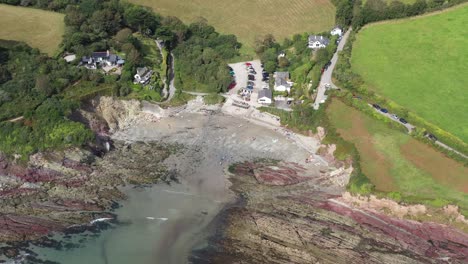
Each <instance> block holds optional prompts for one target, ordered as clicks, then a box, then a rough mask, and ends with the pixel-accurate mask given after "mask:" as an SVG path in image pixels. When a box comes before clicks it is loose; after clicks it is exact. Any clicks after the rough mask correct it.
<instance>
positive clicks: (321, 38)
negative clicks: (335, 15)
mask: <svg viewBox="0 0 468 264" xmlns="http://www.w3.org/2000/svg"><path fill="white" fill-rule="evenodd" d="M316 41H318V42H320V44H322V45H325V46H327V45H328V44H329V43H330V40H329V39H328V38H326V37H324V36H317V35H310V36H309V42H316Z"/></svg>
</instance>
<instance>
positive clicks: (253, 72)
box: [249, 70, 257, 74]
mask: <svg viewBox="0 0 468 264" xmlns="http://www.w3.org/2000/svg"><path fill="white" fill-rule="evenodd" d="M249 73H250V74H257V72H256V71H255V70H250V71H249Z"/></svg>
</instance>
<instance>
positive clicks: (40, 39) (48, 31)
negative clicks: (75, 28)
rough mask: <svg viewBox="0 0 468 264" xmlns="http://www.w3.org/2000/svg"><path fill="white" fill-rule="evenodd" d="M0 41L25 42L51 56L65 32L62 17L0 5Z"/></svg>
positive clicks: (30, 9)
mask: <svg viewBox="0 0 468 264" xmlns="http://www.w3.org/2000/svg"><path fill="white" fill-rule="evenodd" d="M0 14H1V15H0V25H1V27H0V39H6V40H16V41H23V42H26V43H27V44H28V45H30V46H31V47H33V48H38V49H39V50H41V52H44V53H47V54H49V55H53V54H54V53H55V52H56V51H57V48H58V46H59V44H60V43H61V42H62V36H63V34H64V32H65V24H64V22H63V18H64V15H63V14H59V13H55V12H49V11H43V10H39V9H33V8H26V7H16V6H10V5H3V4H0Z"/></svg>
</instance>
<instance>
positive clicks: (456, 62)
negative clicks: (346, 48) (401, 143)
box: [351, 5, 468, 142]
mask: <svg viewBox="0 0 468 264" xmlns="http://www.w3.org/2000/svg"><path fill="white" fill-rule="evenodd" d="M466 24H468V6H467V5H464V6H461V7H459V8H455V9H452V10H449V11H446V12H442V13H438V14H434V15H428V16H423V17H419V18H414V19H404V20H398V21H392V22H384V23H378V24H375V25H370V26H368V27H365V28H364V29H362V30H361V31H360V32H359V33H358V35H357V39H356V42H355V43H354V47H353V53H352V59H351V62H352V68H353V70H354V71H355V72H356V73H358V74H360V75H361V76H362V77H363V78H364V81H365V83H366V85H367V87H368V88H369V89H371V90H374V91H376V92H377V93H378V94H380V95H383V96H384V97H386V98H388V99H390V100H392V101H394V102H396V103H397V104H399V105H401V106H403V107H405V108H407V109H409V110H410V111H412V112H414V113H415V114H417V115H419V116H420V117H422V118H424V119H425V120H427V121H428V122H430V123H432V124H434V125H436V126H438V127H440V128H442V129H444V130H445V131H448V132H449V133H451V134H453V135H455V136H456V137H458V138H460V139H461V140H463V141H464V142H468V126H467V123H466V122H467V120H468V107H467V102H468V90H467V83H468V74H467V73H468V63H466V58H468V38H467V35H468V28H467V27H466Z"/></svg>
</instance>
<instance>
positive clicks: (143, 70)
mask: <svg viewBox="0 0 468 264" xmlns="http://www.w3.org/2000/svg"><path fill="white" fill-rule="evenodd" d="M147 71H148V68H147V67H141V68H137V74H138V75H140V76H143V75H145V73H146V72H147Z"/></svg>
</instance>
